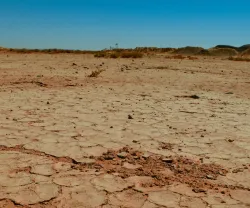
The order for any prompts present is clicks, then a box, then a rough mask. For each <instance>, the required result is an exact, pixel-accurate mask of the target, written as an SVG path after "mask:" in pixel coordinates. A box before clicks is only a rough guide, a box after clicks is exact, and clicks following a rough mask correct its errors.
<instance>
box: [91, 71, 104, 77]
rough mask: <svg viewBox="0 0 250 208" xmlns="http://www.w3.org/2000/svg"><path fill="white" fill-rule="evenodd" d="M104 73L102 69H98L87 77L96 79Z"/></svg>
mask: <svg viewBox="0 0 250 208" xmlns="http://www.w3.org/2000/svg"><path fill="white" fill-rule="evenodd" d="M104 71H105V70H104V69H98V70H95V71H92V72H91V74H89V75H88V77H98V76H99V75H100V74H101V73H102V72H104Z"/></svg>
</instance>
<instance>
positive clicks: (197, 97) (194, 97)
mask: <svg viewBox="0 0 250 208" xmlns="http://www.w3.org/2000/svg"><path fill="white" fill-rule="evenodd" d="M190 98H193V99H199V98H200V97H199V96H198V95H191V96H190Z"/></svg>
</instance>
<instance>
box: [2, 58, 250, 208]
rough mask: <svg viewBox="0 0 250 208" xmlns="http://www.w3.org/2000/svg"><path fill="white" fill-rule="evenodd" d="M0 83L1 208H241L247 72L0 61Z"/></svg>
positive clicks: (248, 113)
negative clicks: (96, 74)
mask: <svg viewBox="0 0 250 208" xmlns="http://www.w3.org/2000/svg"><path fill="white" fill-rule="evenodd" d="M99 69H100V70H103V69H105V71H103V72H102V73H101V74H100V76H99V77H97V78H89V77H88V75H89V74H90V73H91V72H92V71H94V70H99ZM0 75H1V76H0V94H1V98H0V106H1V109H0V110H1V114H0V207H1V208H2V207H3V208H16V207H18V208H82V207H83V208H84V207H86V208H91V207H100V208H101V207H102V208H114V207H128V208H129V207H135V208H137V207H138V208H139V207H140V208H160V207H167V208H196V207H197V208H203V207H204V208H246V207H250V140H249V136H250V110H249V106H250V91H249V90H248V89H249V83H250V71H249V64H248V63H238V62H237V63H236V62H230V61H226V60H221V59H212V58H207V59H203V58H199V59H198V60H195V61H191V60H183V61H179V60H169V59H165V58H164V57H163V56H156V57H151V58H143V59H140V60H132V59H128V60H119V59H117V60H111V59H96V58H93V57H92V56H90V55H42V54H40V55H39V54H35V55H34V54H29V55H26V54H25V55H21V54H0ZM195 95H197V96H195Z"/></svg>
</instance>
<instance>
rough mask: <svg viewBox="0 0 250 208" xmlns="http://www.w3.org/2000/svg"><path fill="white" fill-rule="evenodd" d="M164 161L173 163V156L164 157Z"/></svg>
mask: <svg viewBox="0 0 250 208" xmlns="http://www.w3.org/2000/svg"><path fill="white" fill-rule="evenodd" d="M162 161H163V162H166V163H172V162H173V159H171V158H163V159H162Z"/></svg>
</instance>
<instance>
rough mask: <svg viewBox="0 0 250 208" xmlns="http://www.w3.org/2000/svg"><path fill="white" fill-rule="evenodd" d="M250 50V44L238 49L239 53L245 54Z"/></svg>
mask: <svg viewBox="0 0 250 208" xmlns="http://www.w3.org/2000/svg"><path fill="white" fill-rule="evenodd" d="M247 49H250V44H246V45H243V46H241V47H239V48H238V51H239V52H244V51H245V50H247Z"/></svg>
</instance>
